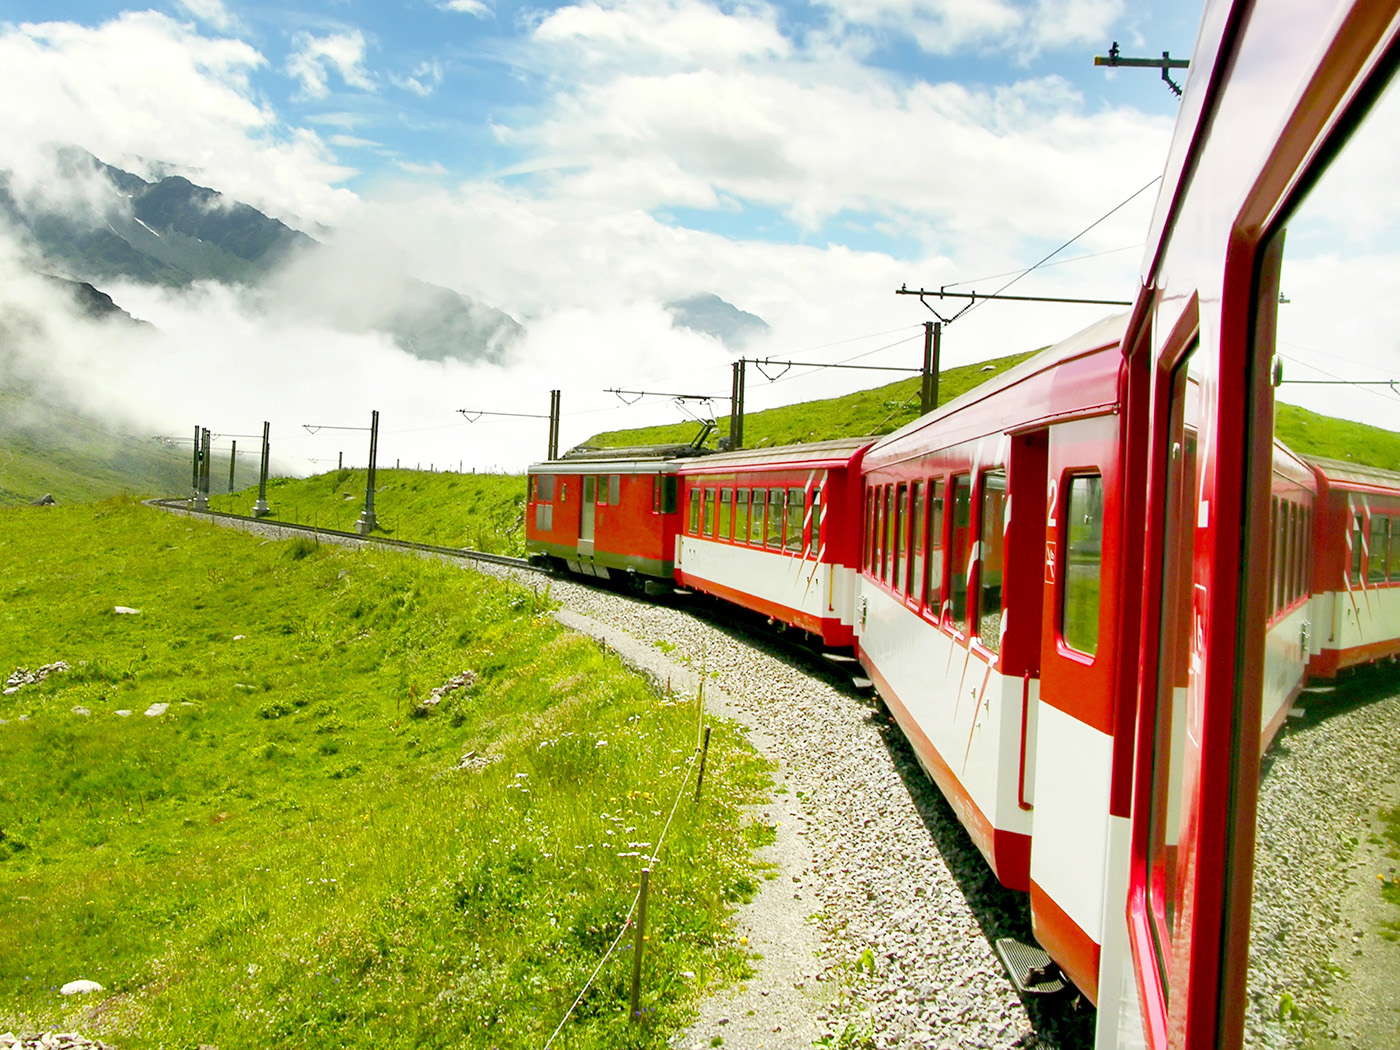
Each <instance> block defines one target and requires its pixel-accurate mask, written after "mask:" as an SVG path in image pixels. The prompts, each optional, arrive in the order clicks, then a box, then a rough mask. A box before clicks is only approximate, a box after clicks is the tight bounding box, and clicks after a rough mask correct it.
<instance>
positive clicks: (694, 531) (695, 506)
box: [690, 488, 700, 536]
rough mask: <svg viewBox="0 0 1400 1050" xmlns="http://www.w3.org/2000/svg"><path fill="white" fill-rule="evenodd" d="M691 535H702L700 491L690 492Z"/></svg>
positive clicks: (693, 490) (696, 489) (692, 490)
mask: <svg viewBox="0 0 1400 1050" xmlns="http://www.w3.org/2000/svg"><path fill="white" fill-rule="evenodd" d="M690 534H691V535H692V536H698V535H700V490H699V489H698V488H695V489H691V490H690Z"/></svg>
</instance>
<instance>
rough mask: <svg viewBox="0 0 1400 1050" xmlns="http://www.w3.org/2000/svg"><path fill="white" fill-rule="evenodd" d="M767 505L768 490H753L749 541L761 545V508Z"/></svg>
mask: <svg viewBox="0 0 1400 1050" xmlns="http://www.w3.org/2000/svg"><path fill="white" fill-rule="evenodd" d="M767 505H768V490H767V489H754V490H753V517H751V518H750V519H749V542H750V543H752V544H754V545H755V546H758V547H762V546H763V510H764V508H765V507H766V506H767Z"/></svg>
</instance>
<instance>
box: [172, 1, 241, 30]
mask: <svg viewBox="0 0 1400 1050" xmlns="http://www.w3.org/2000/svg"><path fill="white" fill-rule="evenodd" d="M176 6H177V7H179V8H180V9H181V10H182V11H185V12H186V13H187V14H189V15H190V16H191V17H192V18H197V19H198V20H199V21H201V22H203V23H205V24H206V25H210V26H213V27H214V28H215V29H217V30H218V31H219V32H221V33H228V32H232V31H233V30H234V29H237V28H238V27H239V24H240V23H239V20H238V19H237V18H235V17H234V16H233V15H232V14H231V13H230V12H229V9H228V8H227V7H226V6H225V5H224V0H176Z"/></svg>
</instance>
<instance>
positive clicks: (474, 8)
mask: <svg viewBox="0 0 1400 1050" xmlns="http://www.w3.org/2000/svg"><path fill="white" fill-rule="evenodd" d="M437 7H438V10H440V11H456V12H458V13H459V14H464V15H475V16H476V17H477V18H489V17H490V16H491V15H492V14H494V11H493V10H492V8H491V5H490V4H487V3H483V2H482V0H439V3H438V5H437Z"/></svg>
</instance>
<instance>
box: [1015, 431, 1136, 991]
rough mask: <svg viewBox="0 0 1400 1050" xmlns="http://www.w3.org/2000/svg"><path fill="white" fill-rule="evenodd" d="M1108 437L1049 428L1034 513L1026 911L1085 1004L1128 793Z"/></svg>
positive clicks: (1118, 878) (1113, 449) (1093, 983)
mask: <svg viewBox="0 0 1400 1050" xmlns="http://www.w3.org/2000/svg"><path fill="white" fill-rule="evenodd" d="M1118 440H1119V428H1118V416H1116V415H1115V416H1101V417H1094V418H1090V419H1082V420H1076V421H1074V422H1069V423H1062V424H1059V425H1056V426H1053V427H1051V428H1050V430H1049V448H1048V457H1047V463H1046V469H1045V474H1044V478H1045V481H1044V485H1045V490H1046V499H1045V511H1044V515H1043V518H1042V520H1043V521H1044V532H1043V536H1044V558H1043V561H1042V571H1041V573H1040V577H1041V586H1042V588H1043V594H1044V597H1043V600H1042V603H1041V627H1040V696H1039V700H1038V702H1037V704H1036V711H1035V733H1034V744H1035V746H1034V793H1033V795H1032V804H1033V805H1034V807H1035V808H1034V820H1035V824H1034V827H1035V831H1034V835H1033V837H1032V840H1031V864H1030V875H1031V886H1030V892H1031V918H1032V925H1033V928H1034V930H1035V935H1036V939H1037V940H1038V941H1039V942H1040V943H1041V945H1043V946H1044V947H1045V948H1046V949H1047V950H1048V951H1049V952H1050V953H1051V954H1052V955H1053V956H1054V957H1055V958H1056V959H1057V960H1059V962H1060V965H1061V968H1062V969H1063V970H1065V972H1066V973H1067V974H1068V975H1069V976H1070V977H1071V978H1072V979H1073V980H1074V982H1075V984H1076V985H1077V986H1078V987H1079V988H1080V989H1081V990H1082V991H1084V993H1085V994H1086V996H1087V997H1088V998H1089V999H1090V1000H1092V1001H1095V1002H1098V1001H1099V998H1100V997H1099V994H1098V993H1099V988H1098V985H1099V960H1100V953H1101V950H1102V948H1103V945H1104V940H1105V936H1106V933H1105V918H1104V916H1105V911H1106V908H1108V907H1109V902H1110V900H1112V899H1113V895H1114V894H1115V893H1117V894H1119V895H1120V896H1119V897H1118V899H1119V900H1120V901H1121V894H1122V893H1123V892H1124V888H1125V887H1126V845H1127V832H1128V828H1127V821H1126V817H1127V800H1126V798H1115V796H1114V791H1113V788H1114V771H1115V758H1116V757H1120V756H1121V752H1119V751H1118V750H1117V749H1116V747H1115V744H1116V734H1117V730H1118V725H1117V723H1118V713H1117V706H1118V705H1117V703H1116V692H1115V688H1114V683H1115V678H1116V671H1117V668H1116V661H1115V657H1116V651H1117V646H1116V629H1117V624H1118V601H1117V597H1116V595H1117V591H1116V589H1115V588H1114V587H1113V586H1112V585H1111V582H1110V581H1112V580H1113V579H1114V574H1115V573H1116V570H1117V552H1118V549H1119V542H1118V533H1117V531H1116V529H1115V528H1114V527H1113V526H1111V525H1110V522H1112V521H1113V520H1114V515H1115V514H1116V513H1117V505H1118V502H1119V476H1118ZM1128 742H1129V744H1131V737H1129V741H1128ZM1119 857H1121V858H1122V859H1123V860H1122V863H1116V862H1115V859H1116V858H1119ZM1118 868H1121V869H1123V870H1121V871H1120V870H1117V869H1118ZM1110 998H1111V997H1110Z"/></svg>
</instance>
